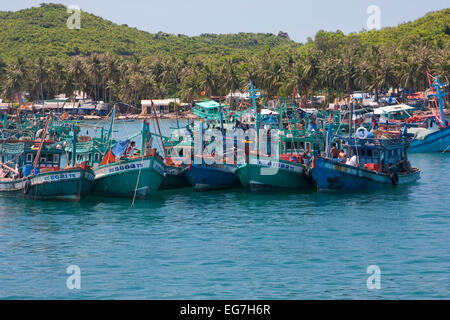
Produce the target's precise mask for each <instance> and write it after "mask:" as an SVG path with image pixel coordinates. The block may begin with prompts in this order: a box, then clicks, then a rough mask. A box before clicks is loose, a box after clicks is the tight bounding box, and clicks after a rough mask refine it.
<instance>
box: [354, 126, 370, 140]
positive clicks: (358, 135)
mask: <svg viewBox="0 0 450 320" xmlns="http://www.w3.org/2000/svg"><path fill="white" fill-rule="evenodd" d="M361 131H362V132H363V135H362V136H361V135H360V134H359V133H360V132H361ZM355 135H356V136H357V137H358V138H362V139H366V138H367V137H368V136H369V131H368V130H367V129H366V128H364V127H359V128H358V129H357V130H356V133H355Z"/></svg>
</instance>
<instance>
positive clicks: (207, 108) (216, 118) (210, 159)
mask: <svg viewBox="0 0 450 320" xmlns="http://www.w3.org/2000/svg"><path fill="white" fill-rule="evenodd" d="M196 108H197V109H194V114H196V115H197V116H199V118H200V119H199V120H200V121H199V126H198V131H197V132H198V134H195V133H194V135H193V136H194V137H197V139H199V150H195V148H194V152H192V153H191V154H192V155H191V158H190V162H189V165H188V166H187V167H185V168H184V169H183V176H184V177H185V178H186V179H187V181H188V182H189V184H190V185H192V186H193V187H194V188H195V189H196V190H198V191H205V190H215V189H228V188H236V187H239V186H241V184H240V182H239V178H238V176H237V174H236V172H235V168H236V165H235V163H236V159H235V158H232V159H231V157H230V152H232V150H226V145H227V143H226V139H227V130H226V127H225V124H226V120H224V119H227V118H228V117H224V115H223V113H224V112H225V113H226V112H227V111H226V108H225V109H224V107H223V106H222V105H221V104H218V103H216V102H214V101H210V102H203V103H197V104H196ZM195 129H196V128H194V130H195ZM208 129H220V131H221V135H222V137H221V139H220V140H215V138H214V137H211V140H208V141H205V138H204V131H205V130H208ZM229 129H230V128H229ZM229 131H230V130H229ZM228 138H229V139H234V146H235V147H236V140H235V137H234V136H233V135H232V134H230V137H228ZM194 154H195V155H194Z"/></svg>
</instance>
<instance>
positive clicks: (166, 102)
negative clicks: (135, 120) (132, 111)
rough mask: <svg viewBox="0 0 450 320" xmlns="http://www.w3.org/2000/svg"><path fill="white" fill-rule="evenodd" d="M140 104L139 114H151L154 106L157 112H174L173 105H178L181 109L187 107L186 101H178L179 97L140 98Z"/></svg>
mask: <svg viewBox="0 0 450 320" xmlns="http://www.w3.org/2000/svg"><path fill="white" fill-rule="evenodd" d="M141 105H142V109H141V114H143V115H146V114H148V115H150V114H153V109H152V108H153V107H155V110H156V113H157V114H164V113H170V112H175V106H179V107H181V108H182V109H185V108H186V107H189V104H188V103H182V102H180V99H179V98H167V99H149V100H141Z"/></svg>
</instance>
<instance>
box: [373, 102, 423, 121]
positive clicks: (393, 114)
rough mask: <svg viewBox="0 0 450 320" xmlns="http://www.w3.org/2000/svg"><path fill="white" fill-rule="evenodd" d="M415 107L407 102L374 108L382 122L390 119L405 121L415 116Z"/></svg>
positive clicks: (375, 113)
mask: <svg viewBox="0 0 450 320" xmlns="http://www.w3.org/2000/svg"><path fill="white" fill-rule="evenodd" d="M413 110H414V108H413V107H410V106H408V105H406V104H399V105H394V106H387V107H380V108H376V109H375V110H374V112H373V113H374V115H375V116H378V117H379V120H380V122H381V123H386V122H389V121H404V120H406V119H408V118H410V117H412V116H413Z"/></svg>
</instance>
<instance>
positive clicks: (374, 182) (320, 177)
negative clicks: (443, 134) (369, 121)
mask: <svg viewBox="0 0 450 320" xmlns="http://www.w3.org/2000/svg"><path fill="white" fill-rule="evenodd" d="M408 145H409V141H408V138H407V137H404V136H403V137H402V138H400V139H398V140H397V139H396V140H391V139H375V138H366V139H360V138H356V139H355V138H348V139H346V144H344V145H343V146H344V148H346V149H347V150H346V154H347V156H348V157H350V158H349V160H348V161H347V162H343V161H342V160H341V159H333V158H330V157H318V158H316V159H314V161H313V169H312V177H313V179H314V181H315V182H316V183H317V188H318V190H322V191H323V190H340V191H343V190H351V191H363V190H366V191H370V190H374V189H379V188H381V187H384V186H387V185H394V186H395V185H402V184H409V183H412V182H414V181H416V180H418V179H419V178H420V170H419V169H418V168H413V167H411V164H410V163H409V161H408V159H407V149H408Z"/></svg>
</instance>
